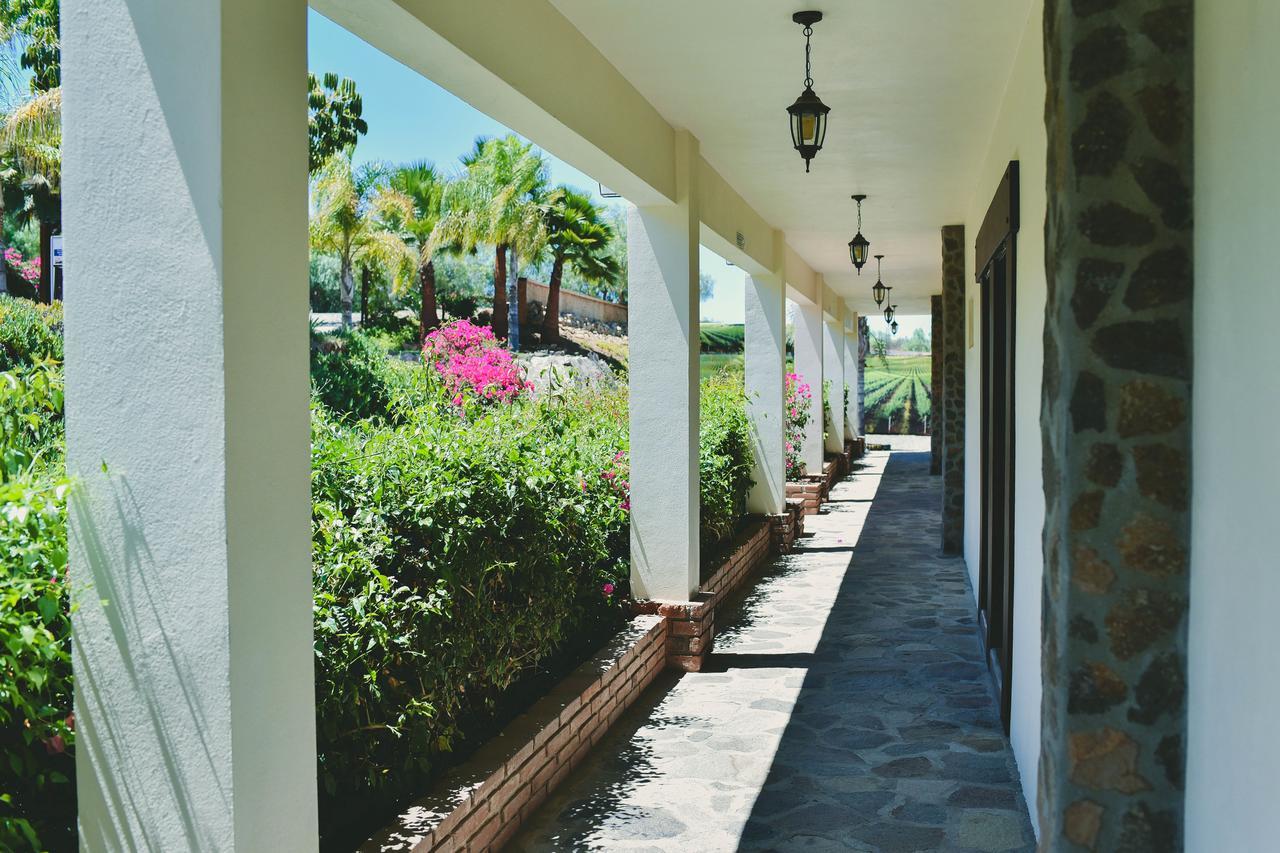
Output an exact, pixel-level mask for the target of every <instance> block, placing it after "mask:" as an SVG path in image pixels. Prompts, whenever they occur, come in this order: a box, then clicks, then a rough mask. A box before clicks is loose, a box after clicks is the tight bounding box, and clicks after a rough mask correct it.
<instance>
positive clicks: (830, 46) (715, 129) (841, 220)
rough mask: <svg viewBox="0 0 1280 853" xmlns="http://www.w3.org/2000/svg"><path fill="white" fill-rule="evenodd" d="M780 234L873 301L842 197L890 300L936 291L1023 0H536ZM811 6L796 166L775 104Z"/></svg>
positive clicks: (919, 299) (1009, 59) (788, 79)
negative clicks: (551, 8)
mask: <svg viewBox="0 0 1280 853" xmlns="http://www.w3.org/2000/svg"><path fill="white" fill-rule="evenodd" d="M552 2H553V3H554V4H555V5H556V7H557V8H559V9H560V11H561V12H562V13H563V14H564V15H565V17H567V18H568V19H569V20H570V21H571V22H573V24H574V25H575V26H576V27H577V28H578V29H579V30H580V31H581V32H582V33H583V35H585V36H586V37H587V38H588V39H589V40H590V41H591V42H592V43H593V44H595V45H596V47H597V48H598V49H599V50H600V51H601V53H603V54H604V55H605V56H606V57H607V58H608V59H609V61H610V62H612V63H613V64H614V66H615V67H617V69H618V70H619V71H620V72H621V73H622V74H623V75H624V76H626V77H627V79H628V80H630V81H631V83H632V85H634V86H635V87H636V88H637V89H638V90H639V91H640V93H641V94H642V95H644V96H645V97H646V98H647V99H648V100H649V101H650V102H651V103H652V104H653V105H654V106H655V107H656V108H657V109H658V110H659V111H660V112H661V113H662V114H663V116H664V117H665V118H666V119H667V120H668V121H669V122H670V123H671V124H672V125H674V126H676V127H683V128H688V129H689V131H690V132H692V133H693V135H694V136H696V137H697V138H698V139H699V140H700V142H701V145H702V154H703V156H704V157H705V158H706V159H707V161H708V162H709V163H711V164H712V165H713V166H714V167H715V168H716V170H717V171H719V172H720V174H721V175H723V176H724V178H725V179H726V180H727V181H728V182H729V183H730V184H732V185H733V186H734V187H735V188H736V189H737V190H738V191H739V192H740V193H741V194H742V196H743V198H744V199H746V201H747V202H748V203H749V204H751V205H752V206H753V207H754V208H755V209H756V210H757V211H758V212H759V213H760V214H761V215H762V216H763V217H764V218H765V219H766V220H768V221H769V222H770V223H771V224H772V225H774V226H775V227H778V228H782V229H783V230H784V231H785V232H786V235H787V240H788V242H789V243H790V244H791V246H792V247H793V248H794V249H795V250H796V251H797V252H799V253H800V255H801V256H802V257H804V259H805V260H806V261H807V262H808V263H809V264H810V266H812V267H813V268H814V269H816V270H818V271H819V272H821V273H822V274H823V275H824V276H825V277H826V280H827V283H828V284H829V285H830V286H831V287H832V288H833V289H834V290H835V291H836V292H837V293H840V294H842V295H844V296H846V297H848V298H850V301H851V304H853V305H854V307H855V308H857V309H858V310H860V311H864V312H868V313H869V312H870V311H872V310H874V307H875V306H874V303H873V302H872V301H871V297H870V287H871V285H872V284H873V283H874V282H875V269H874V265H875V261H874V259H873V260H872V261H871V263H870V264H869V265H868V267H867V268H865V269H864V270H863V271H862V275H861V276H858V275H856V274H855V272H854V269H853V266H852V265H851V264H850V263H849V252H848V248H847V243H848V241H849V239H850V237H852V236H853V233H854V231H855V230H856V227H855V226H856V208H855V206H854V203H853V202H852V201H851V200H850V199H849V196H850V195H851V194H853V193H855V192H863V193H866V194H867V196H868V199H867V201H866V202H865V203H864V204H863V229H862V230H863V233H864V234H865V235H866V236H867V238H868V239H869V240H870V241H871V251H872V253H873V254H880V253H882V254H884V255H885V259H884V281H885V284H888V285H892V286H893V287H894V291H893V294H894V297H895V299H894V301H895V302H897V303H898V305H899V313H900V314H907V313H923V312H927V311H928V298H927V297H928V295H929V294H931V293H937V292H939V291H940V289H941V284H940V282H941V276H942V265H941V243H940V238H939V229H940V228H941V226H943V225H947V224H951V223H955V222H962V221H963V220H964V216H965V214H966V212H967V210H968V208H969V205H970V202H971V195H972V193H973V190H974V187H973V185H972V184H973V180H974V178H973V176H972V170H974V169H976V168H977V167H978V165H979V164H980V162H981V159H982V155H983V153H984V151H985V149H986V146H987V144H988V142H989V139H990V135H991V129H992V126H993V125H994V123H995V120H996V116H997V111H998V107H999V104H1000V101H1001V98H1002V97H1003V94H1004V90H1005V86H1006V83H1007V81H1008V78H1009V73H1010V69H1011V68H1012V65H1013V60H1014V54H1015V52H1016V50H1017V46H1018V39H1019V37H1020V35H1021V33H1022V30H1023V27H1024V25H1025V24H1026V21H1027V15H1028V14H1029V10H1030V0H973V1H972V2H941V0H826V2H825V3H818V4H817V5H816V6H815V5H810V4H808V3H796V2H778V0H645V2H636V0H552ZM807 8H817V9H819V10H820V11H822V12H823V13H824V19H823V20H822V22H821V23H819V24H817V25H816V26H815V28H814V35H813V78H814V90H815V91H816V92H817V93H818V95H819V96H820V97H821V98H822V100H823V101H824V102H825V103H826V104H827V105H828V106H829V107H831V114H830V122H829V125H828V130H827V138H826V145H825V147H824V148H823V150H822V151H821V152H820V153H819V154H818V156H817V157H816V158H815V159H814V161H813V164H812V172H811V173H809V174H807V175H806V174H805V171H804V164H803V162H802V161H801V159H800V155H799V154H797V153H796V151H795V150H794V149H793V148H792V147H791V139H790V135H789V131H788V128H787V120H786V113H785V112H784V110H785V108H786V107H787V106H788V105H789V104H790V103H791V102H792V101H793V100H794V99H795V97H796V95H798V94H799V93H800V90H801V89H802V88H803V84H802V80H803V77H804V37H803V35H802V33H801V29H800V27H799V25H797V24H795V23H793V22H792V21H791V14H792V13H793V12H795V11H799V10H801V9H807Z"/></svg>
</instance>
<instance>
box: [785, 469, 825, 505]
mask: <svg viewBox="0 0 1280 853" xmlns="http://www.w3.org/2000/svg"><path fill="white" fill-rule="evenodd" d="M826 483H827V478H826V477H824V476H820V475H805V476H803V477H801V478H800V479H798V480H787V499H788V501H791V500H795V501H799V502H800V505H801V507H802V508H803V511H804V514H805V515H817V514H818V510H819V509H821V508H822V501H823V499H824V498H825V497H826Z"/></svg>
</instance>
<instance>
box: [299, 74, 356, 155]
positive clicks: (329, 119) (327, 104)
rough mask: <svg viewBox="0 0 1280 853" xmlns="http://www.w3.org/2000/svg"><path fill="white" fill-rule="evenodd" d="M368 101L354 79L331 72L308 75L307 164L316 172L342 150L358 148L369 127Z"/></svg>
mask: <svg viewBox="0 0 1280 853" xmlns="http://www.w3.org/2000/svg"><path fill="white" fill-rule="evenodd" d="M363 112H364V102H363V100H362V99H361V97H360V93H359V92H357V91H356V84H355V81H354V80H350V79H348V78H346V77H342V78H339V77H338V75H337V74H334V73H333V72H329V73H327V74H325V75H324V77H323V79H317V78H316V75H314V74H308V75H307V114H308V118H307V142H308V150H307V163H308V166H309V168H310V170H311V171H312V172H315V171H316V170H317V169H319V168H320V167H321V166H323V165H324V163H325V161H326V160H328V159H329V158H330V157H332V156H333V155H335V154H337V153H338V152H339V151H344V150H346V149H347V148H354V147H355V144H356V141H357V140H358V139H359V138H360V136H361V135H363V134H365V133H368V132H369V125H368V124H366V123H365V120H364V119H363V118H361V117H360V116H361V113H363Z"/></svg>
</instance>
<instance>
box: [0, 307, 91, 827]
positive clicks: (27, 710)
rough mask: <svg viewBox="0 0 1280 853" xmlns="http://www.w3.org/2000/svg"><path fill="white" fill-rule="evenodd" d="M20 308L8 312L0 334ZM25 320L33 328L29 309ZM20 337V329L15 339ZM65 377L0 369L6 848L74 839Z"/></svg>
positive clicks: (0, 767) (42, 368) (1, 747)
mask: <svg viewBox="0 0 1280 853" xmlns="http://www.w3.org/2000/svg"><path fill="white" fill-rule="evenodd" d="M12 316H13V315H12V314H7V315H6V316H4V317H2V318H0V334H3V333H4V332H5V331H6V330H7V329H6V326H7V324H8V322H9V321H10V320H11V318H12ZM22 322H23V324H24V328H29V326H28V325H27V324H26V320H25V318H24V319H23V320H22ZM9 339H10V340H12V339H13V338H12V337H11V338H9ZM62 410H63V405H62V378H61V371H60V369H59V368H58V366H57V365H56V364H54V363H52V362H45V363H42V364H39V365H37V366H35V367H31V368H27V369H24V370H19V371H12V372H7V373H0V676H2V677H0V849H4V850H16V849H24V848H30V849H35V850H42V849H49V848H52V849H64V848H65V849H71V848H72V847H74V846H75V784H74V781H73V779H74V771H75V764H74V761H73V759H72V756H71V750H72V747H73V745H74V740H75V736H74V730H73V729H74V721H73V719H72V716H71V621H70V610H71V608H70V599H69V596H68V594H67V591H66V580H67V577H66V567H67V528H66V523H67V522H66V496H67V490H68V484H67V481H66V478H65V473H64V470H63V462H62Z"/></svg>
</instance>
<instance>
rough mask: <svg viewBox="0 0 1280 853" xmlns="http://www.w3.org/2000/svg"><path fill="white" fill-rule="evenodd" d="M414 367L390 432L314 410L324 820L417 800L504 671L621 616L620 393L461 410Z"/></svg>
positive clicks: (504, 678)
mask: <svg viewBox="0 0 1280 853" xmlns="http://www.w3.org/2000/svg"><path fill="white" fill-rule="evenodd" d="M416 373H417V374H418V377H419V383H420V386H421V385H426V386H428V387H427V388H425V389H424V388H423V387H419V388H417V389H416V392H417V393H418V394H419V395H421V396H419V398H418V399H417V405H416V406H415V407H413V408H406V415H405V421H404V423H402V424H401V425H398V426H387V425H384V424H381V423H378V422H377V421H372V420H371V421H365V422H362V423H358V424H354V425H348V424H342V423H338V422H335V421H334V420H333V419H331V418H329V417H328V416H327V415H326V414H325V413H323V412H322V411H320V410H317V411H316V413H315V417H314V418H313V439H312V441H313V458H312V498H313V502H314V510H313V511H314V516H313V520H314V552H313V560H314V571H315V590H316V599H315V613H316V622H315V625H316V695H317V709H316V710H317V721H318V738H319V749H320V778H321V783H322V797H323V798H324V800H325V802H326V803H328V804H330V805H332V806H333V808H323V809H322V811H321V814H322V815H325V816H326V821H327V822H329V823H332V821H337V820H341V819H342V813H343V811H344V809H350V808H351V806H352V804H353V803H364V804H366V805H371V804H372V803H375V802H380V803H387V802H394V801H395V800H396V799H397V798H399V797H402V796H406V795H409V794H412V793H415V792H417V791H419V790H420V789H421V787H422V786H423V785H424V784H425V782H426V780H427V779H428V778H429V775H430V773H431V772H432V770H433V768H435V767H436V766H437V765H438V764H439V763H440V761H441V760H442V754H443V753H447V752H448V751H450V750H451V749H452V748H453V747H454V746H455V745H456V744H457V743H458V742H459V741H460V740H461V739H463V738H465V737H466V736H467V735H468V734H472V735H474V734H475V730H476V728H477V727H478V726H480V725H481V722H480V721H482V720H483V719H484V718H485V716H486V715H487V714H488V713H490V712H491V711H492V709H493V708H494V707H495V704H496V703H497V702H498V701H499V698H500V696H501V694H502V692H503V691H504V690H506V689H508V688H510V687H511V685H512V684H513V683H514V682H515V681H516V680H517V679H518V678H519V677H521V676H522V675H523V674H525V673H528V672H529V671H530V670H531V669H532V668H534V667H537V666H538V665H539V664H540V663H542V662H544V661H546V660H548V659H549V658H551V657H552V656H554V655H556V654H557V653H558V652H560V651H561V650H562V649H564V648H565V647H570V646H573V645H575V644H576V643H578V642H581V641H583V640H586V641H587V642H588V648H590V646H591V642H592V641H594V642H595V643H597V644H598V642H599V641H601V640H602V639H603V636H604V634H605V633H606V632H608V631H610V630H612V629H614V628H615V627H616V626H617V625H618V624H619V623H620V622H621V620H622V618H623V616H622V608H621V604H620V602H621V600H622V598H623V597H624V596H625V594H626V586H627V553H628V533H627V504H626V494H625V489H622V488H620V487H619V485H618V479H619V476H618V472H619V470H620V469H619V467H618V466H620V465H622V463H623V462H624V460H625V452H624V451H625V440H626V430H627V421H626V415H625V407H624V404H623V402H622V401H621V399H619V398H620V397H621V393H620V392H619V393H615V394H614V395H613V397H612V398H611V397H610V396H609V395H608V394H600V393H598V392H597V393H595V394H594V395H593V396H591V397H588V396H585V395H578V396H566V395H561V396H559V397H556V398H554V399H551V400H545V401H541V402H534V401H529V400H522V401H520V402H518V403H516V404H513V405H496V406H495V405H479V404H475V403H471V402H469V403H467V404H466V405H465V406H464V407H463V409H462V410H461V411H460V410H459V409H458V408H457V407H455V406H454V405H453V404H452V402H451V401H452V397H451V396H450V393H451V392H450V391H448V390H446V389H445V388H444V387H443V383H442V382H441V380H440V379H439V378H438V377H437V376H436V375H435V372H434V371H432V370H419V371H416ZM620 454H621V455H620ZM621 470H623V471H625V468H623V469H621ZM623 476H624V477H625V473H624V475H623Z"/></svg>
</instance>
